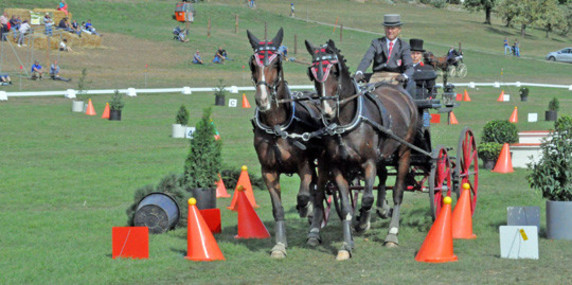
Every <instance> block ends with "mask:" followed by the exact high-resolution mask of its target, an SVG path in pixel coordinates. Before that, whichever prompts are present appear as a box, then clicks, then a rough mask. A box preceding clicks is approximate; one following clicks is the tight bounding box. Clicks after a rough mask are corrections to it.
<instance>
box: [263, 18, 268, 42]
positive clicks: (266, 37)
mask: <svg viewBox="0 0 572 285" xmlns="http://www.w3.org/2000/svg"><path fill="white" fill-rule="evenodd" d="M264 41H265V42H266V41H268V23H267V22H264Z"/></svg>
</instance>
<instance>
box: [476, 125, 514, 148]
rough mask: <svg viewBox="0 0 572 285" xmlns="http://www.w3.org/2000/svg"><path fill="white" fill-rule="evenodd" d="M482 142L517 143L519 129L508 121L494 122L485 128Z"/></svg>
mask: <svg viewBox="0 0 572 285" xmlns="http://www.w3.org/2000/svg"><path fill="white" fill-rule="evenodd" d="M481 141H482V142H496V143H500V144H504V143H516V142H518V129H517V128H516V125H515V124H513V123H511V122H509V121H508V120H492V121H490V122H488V123H486V124H485V126H484V127H483V134H482V137H481Z"/></svg>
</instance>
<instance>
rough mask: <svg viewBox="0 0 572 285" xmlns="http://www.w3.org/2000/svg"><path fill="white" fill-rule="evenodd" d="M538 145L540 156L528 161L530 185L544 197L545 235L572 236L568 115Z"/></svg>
mask: <svg viewBox="0 0 572 285" xmlns="http://www.w3.org/2000/svg"><path fill="white" fill-rule="evenodd" d="M554 129H555V130H554V132H552V134H551V136H550V138H549V139H547V140H546V141H545V142H543V143H542V144H541V145H540V149H541V150H542V158H541V159H540V160H539V161H538V162H532V163H530V164H528V168H529V170H532V172H531V173H530V174H528V175H527V179H528V183H529V184H530V187H531V188H533V189H536V190H537V191H540V192H541V193H542V197H544V198H546V199H547V201H546V235H547V237H548V238H549V239H565V240H572V117H570V116H562V117H561V118H559V119H558V120H557V121H556V123H555V124H554Z"/></svg>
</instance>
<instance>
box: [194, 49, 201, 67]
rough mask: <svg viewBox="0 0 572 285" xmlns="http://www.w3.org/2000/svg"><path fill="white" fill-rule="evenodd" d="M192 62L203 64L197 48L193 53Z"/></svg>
mask: <svg viewBox="0 0 572 285" xmlns="http://www.w3.org/2000/svg"><path fill="white" fill-rule="evenodd" d="M193 63H194V64H203V59H202V58H201V53H200V52H199V50H197V52H195V55H193Z"/></svg>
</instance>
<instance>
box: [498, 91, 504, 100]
mask: <svg viewBox="0 0 572 285" xmlns="http://www.w3.org/2000/svg"><path fill="white" fill-rule="evenodd" d="M503 101H504V90H502V91H501V93H500V96H499V97H498V98H497V102H503Z"/></svg>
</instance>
